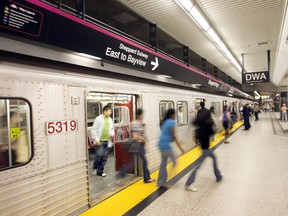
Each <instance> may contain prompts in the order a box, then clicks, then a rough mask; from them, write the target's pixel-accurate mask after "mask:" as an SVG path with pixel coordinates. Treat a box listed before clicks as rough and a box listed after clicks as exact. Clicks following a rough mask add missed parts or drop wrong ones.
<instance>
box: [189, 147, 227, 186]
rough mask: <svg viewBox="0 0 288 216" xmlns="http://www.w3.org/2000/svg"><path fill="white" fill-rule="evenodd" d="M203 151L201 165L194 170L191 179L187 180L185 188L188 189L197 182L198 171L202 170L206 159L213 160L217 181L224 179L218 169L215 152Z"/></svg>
mask: <svg viewBox="0 0 288 216" xmlns="http://www.w3.org/2000/svg"><path fill="white" fill-rule="evenodd" d="M202 151H203V154H202V156H201V157H200V159H199V164H198V165H197V166H196V168H195V169H194V170H193V172H192V173H191V175H190V176H189V178H188V179H187V181H186V183H185V186H187V187H188V186H189V185H191V184H192V183H193V182H194V181H195V177H196V172H197V171H198V169H199V168H200V166H201V164H202V163H203V161H204V160H205V158H206V157H211V158H212V159H213V168H214V174H215V176H216V180H219V179H221V177H222V176H221V173H220V170H219V169H218V167H217V160H216V157H215V155H214V154H213V152H212V151H211V150H209V149H203V150H202Z"/></svg>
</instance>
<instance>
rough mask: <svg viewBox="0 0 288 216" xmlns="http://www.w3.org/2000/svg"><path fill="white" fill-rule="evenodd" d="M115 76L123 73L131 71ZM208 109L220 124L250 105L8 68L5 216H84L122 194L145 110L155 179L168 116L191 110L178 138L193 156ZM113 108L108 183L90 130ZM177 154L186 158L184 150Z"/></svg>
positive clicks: (0, 67) (0, 99)
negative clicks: (133, 132) (134, 133)
mask: <svg viewBox="0 0 288 216" xmlns="http://www.w3.org/2000/svg"><path fill="white" fill-rule="evenodd" d="M111 68H112V66H111ZM113 68H114V69H111V70H114V71H115V72H116V71H117V72H118V71H120V72H121V70H124V69H123V68H121V67H117V66H113ZM125 70H126V69H125ZM119 77H120V76H119ZM201 101H205V103H206V107H207V108H209V107H210V106H214V107H215V114H216V118H218V117H220V115H221V113H222V112H223V106H224V105H230V104H231V103H232V102H235V103H236V104H237V109H238V114H239V109H240V106H241V105H242V104H243V103H245V102H246V101H245V100H243V99H237V98H233V97H228V96H227V97H225V96H220V95H212V94H208V93H201V92H198V91H193V90H192V89H191V90H189V89H184V88H183V89H181V88H180V87H178V86H176V85H175V86H172V85H170V86H168V85H162V84H161V83H158V84H155V83H152V84H149V83H145V82H142V81H141V78H138V79H137V80H136V81H133V80H131V81H130V80H124V79H122V78H117V75H115V76H114V77H105V76H101V75H91V74H90V75H89V74H85V73H82V72H81V71H79V72H78V73H74V72H70V70H69V66H67V67H66V68H65V69H52V67H51V68H49V67H42V66H32V65H27V64H21V63H11V62H4V61H2V62H1V63H0V117H1V122H0V123H1V137H0V155H1V156H0V173H1V174H0V191H1V193H0V202H1V205H0V214H1V215H13V216H15V215H21V216H24V215H29V216H31V215H37V216H39V215H76V214H78V213H80V212H83V211H84V210H86V209H88V208H89V207H90V206H92V205H95V204H97V203H98V202H100V201H101V200H102V199H104V198H105V197H107V196H109V195H111V194H113V193H117V190H118V189H119V186H118V185H117V183H116V179H115V174H116V173H117V172H118V171H119V169H120V167H121V166H122V165H123V163H125V158H126V157H128V156H127V153H126V152H125V151H124V150H123V143H125V139H127V138H128V137H129V135H130V132H129V126H130V122H131V121H132V120H134V119H135V113H136V109H137V108H143V110H144V122H145V124H146V126H147V138H148V144H147V147H146V151H147V153H146V155H147V159H148V164H149V169H150V170H151V171H154V170H157V169H158V167H159V164H160V154H159V151H158V148H157V142H158V139H159V135H160V127H159V123H160V121H161V119H162V118H163V117H164V115H165V111H166V110H167V109H168V108H174V109H175V110H178V108H179V107H180V106H181V107H182V108H183V113H182V114H181V115H182V116H181V121H180V120H178V123H177V136H178V138H179V140H180V142H181V144H182V145H183V147H184V149H185V151H186V152H187V151H189V150H191V149H193V148H194V147H195V139H194V138H193V137H194V135H193V133H194V128H193V125H192V124H191V121H192V120H193V119H194V118H195V116H196V112H197V108H198V106H199V103H200V102H201ZM107 104H109V105H111V106H112V108H113V114H112V117H113V120H114V128H115V137H114V140H113V141H114V143H113V147H112V148H111V150H110V153H109V158H108V162H109V164H107V165H106V168H105V170H106V173H107V177H106V178H102V177H98V176H93V174H92V171H93V170H92V163H93V154H94V152H93V145H91V141H90V127H91V125H92V124H93V121H94V118H95V117H96V116H97V115H99V114H100V113H101V109H102V108H103V107H104V106H105V105H107ZM178 115H179V114H178ZM179 119H180V118H179ZM218 124H219V123H218ZM218 128H219V129H221V128H222V127H221V125H219V127H218ZM175 153H176V155H177V156H179V155H180V151H179V150H178V149H177V148H175ZM140 167H141V166H139V163H137V162H135V166H134V170H132V172H131V173H130V174H129V175H128V178H127V179H125V180H123V181H125V184H129V183H131V182H133V181H135V180H139V179H141V178H142V177H141V175H142V171H141V168H140Z"/></svg>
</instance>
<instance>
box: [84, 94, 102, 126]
mask: <svg viewBox="0 0 288 216" xmlns="http://www.w3.org/2000/svg"><path fill="white" fill-rule="evenodd" d="M101 113H102V105H101V103H99V102H95V101H93V100H90V101H89V100H88V101H87V123H88V126H92V124H93V122H94V119H95V118H96V117H97V116H98V115H100V114H101Z"/></svg>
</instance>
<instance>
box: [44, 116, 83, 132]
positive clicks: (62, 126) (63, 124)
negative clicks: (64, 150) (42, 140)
mask: <svg viewBox="0 0 288 216" xmlns="http://www.w3.org/2000/svg"><path fill="white" fill-rule="evenodd" d="M77 127H78V124H77V120H63V121H49V122H46V134H47V135H51V134H58V133H65V132H72V131H77Z"/></svg>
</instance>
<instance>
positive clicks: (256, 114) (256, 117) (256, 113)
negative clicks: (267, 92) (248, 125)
mask: <svg viewBox="0 0 288 216" xmlns="http://www.w3.org/2000/svg"><path fill="white" fill-rule="evenodd" d="M258 114H259V112H256V111H255V120H259V117H258Z"/></svg>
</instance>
